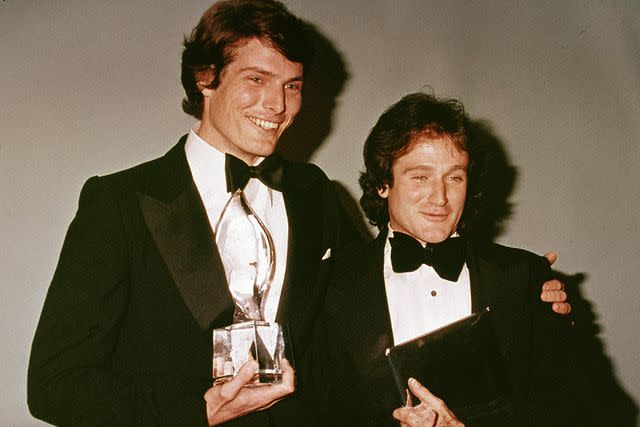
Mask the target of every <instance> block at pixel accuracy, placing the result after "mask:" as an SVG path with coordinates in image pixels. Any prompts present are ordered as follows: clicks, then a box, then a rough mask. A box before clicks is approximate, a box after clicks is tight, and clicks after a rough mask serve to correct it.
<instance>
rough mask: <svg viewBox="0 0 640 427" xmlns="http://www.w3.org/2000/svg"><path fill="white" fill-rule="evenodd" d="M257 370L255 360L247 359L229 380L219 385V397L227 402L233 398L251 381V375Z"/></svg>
mask: <svg viewBox="0 0 640 427" xmlns="http://www.w3.org/2000/svg"><path fill="white" fill-rule="evenodd" d="M257 370H258V362H256V361H255V360H249V361H248V362H247V363H245V364H244V365H242V366H241V367H240V369H238V373H237V374H236V376H235V377H233V379H232V380H231V381H228V382H226V383H224V384H222V385H221V386H220V397H221V398H222V399H223V400H224V401H225V402H228V401H230V400H233V399H234V398H235V397H236V396H237V395H238V393H239V392H240V390H242V388H243V387H244V386H245V385H247V384H248V383H250V382H252V381H253V377H254V375H255V373H256V371H257Z"/></svg>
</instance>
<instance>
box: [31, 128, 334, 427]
mask: <svg viewBox="0 0 640 427" xmlns="http://www.w3.org/2000/svg"><path fill="white" fill-rule="evenodd" d="M185 140H186V137H183V138H182V139H181V141H180V142H179V143H178V144H177V145H176V146H174V147H173V148H172V149H171V150H170V151H169V152H168V153H167V154H166V155H165V156H163V157H161V158H159V159H156V160H153V161H151V162H148V163H145V164H142V165H139V166H136V167H134V168H132V169H129V170H125V171H122V172H118V173H115V174H113V175H109V176H105V177H94V178H91V179H89V180H88V181H87V182H86V184H85V185H84V188H83V190H82V192H81V195H80V202H79V207H78V211H77V214H76V216H75V218H74V219H73V221H72V223H71V225H70V227H69V230H68V233H67V236H66V239H65V242H64V246H63V248H62V253H61V255H60V260H59V263H58V266H57V268H56V271H55V275H54V277H53V280H52V283H51V286H50V288H49V291H48V294H47V297H46V301H45V304H44V308H43V311H42V314H41V318H40V321H39V324H38V328H37V331H36V334H35V338H34V341H33V346H32V350H31V358H30V363H29V372H28V402H29V407H30V410H31V411H32V413H33V414H34V415H35V416H36V417H39V418H42V419H44V420H46V421H48V422H50V423H53V424H56V425H66V426H80V425H83V426H84V425H86V426H101V425H105V426H157V425H158V426H159V425H167V426H168V425H171V426H196V425H206V414H205V402H204V398H203V395H204V392H205V391H206V390H207V389H208V388H209V387H210V386H211V383H212V379H211V369H212V357H211V356H212V336H211V331H212V329H213V328H216V327H222V326H225V325H228V324H230V323H231V322H232V314H233V303H232V299H231V295H230V293H229V291H228V287H227V283H226V278H225V274H224V270H223V266H222V263H221V260H220V257H219V253H218V251H217V248H216V246H215V239H214V236H213V232H212V230H211V227H210V225H209V221H208V220H207V216H206V213H205V210H204V206H203V203H202V201H201V199H200V196H199V194H198V192H197V189H196V187H195V184H194V182H193V179H192V177H191V173H190V170H189V167H188V164H187V161H186V156H185V152H184V142H185ZM284 172H285V177H286V178H285V179H286V184H285V185H286V187H285V189H284V191H283V195H284V200H285V206H286V211H287V215H288V220H289V244H288V258H287V267H286V276H285V282H284V287H283V290H282V295H281V300H280V305H279V309H278V313H277V320H278V321H280V322H284V323H287V324H288V325H289V328H290V334H291V341H292V346H293V351H294V354H295V357H296V360H295V362H296V370H297V374H296V376H297V380H298V386H297V390H296V392H295V393H294V395H293V396H292V397H290V398H287V399H285V400H283V401H281V402H279V403H278V404H276V405H274V406H273V407H272V408H271V409H270V410H268V411H261V412H258V413H254V414H250V415H248V416H246V417H241V418H240V419H238V420H237V421H235V422H231V423H229V424H232V425H293V424H295V416H296V414H298V413H299V412H300V410H302V411H303V412H304V410H305V408H304V407H303V405H302V400H303V399H302V397H303V396H304V380H303V377H304V371H305V366H306V359H307V358H306V354H307V341H308V340H307V337H308V335H309V333H310V331H311V329H312V325H313V323H314V321H315V318H316V315H317V313H318V310H319V306H320V303H321V301H322V297H323V296H324V291H325V279H326V278H327V276H328V274H329V265H330V262H331V259H327V260H322V258H323V254H325V252H326V250H327V249H328V248H335V246H336V245H337V244H338V243H339V240H340V232H341V227H342V224H341V216H340V213H339V209H338V205H337V202H336V199H335V196H334V193H333V190H332V185H331V183H330V181H329V180H328V179H327V177H326V176H325V175H324V173H323V172H322V171H321V170H320V169H319V168H317V167H316V166H313V165H300V164H292V163H285V169H284Z"/></svg>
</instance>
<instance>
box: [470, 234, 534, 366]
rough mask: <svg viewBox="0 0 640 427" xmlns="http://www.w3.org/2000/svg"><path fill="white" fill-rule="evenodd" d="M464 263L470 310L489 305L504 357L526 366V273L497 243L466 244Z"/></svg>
mask: <svg viewBox="0 0 640 427" xmlns="http://www.w3.org/2000/svg"><path fill="white" fill-rule="evenodd" d="M467 263H468V267H469V274H470V277H471V297H472V309H473V311H474V312H477V311H480V310H482V309H484V308H485V307H487V306H489V307H491V313H492V317H493V319H494V327H495V328H496V333H497V337H498V340H499V342H500V343H501V346H502V352H503V354H504V355H505V356H506V358H507V360H514V361H517V363H518V364H519V365H521V366H527V360H528V358H529V355H530V351H529V349H530V341H529V339H528V337H529V335H530V331H531V323H530V320H531V317H530V314H529V313H530V309H531V308H530V307H531V305H530V301H529V296H528V293H529V291H528V287H529V276H528V275H527V273H525V272H524V271H523V270H522V269H521V266H520V265H513V264H512V263H510V261H509V260H507V259H505V257H504V256H503V255H501V251H500V250H498V246H497V245H492V244H486V245H482V246H478V247H474V246H473V245H468V246H467ZM514 374H516V373H514Z"/></svg>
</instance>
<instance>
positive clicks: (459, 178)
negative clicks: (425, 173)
mask: <svg viewBox="0 0 640 427" xmlns="http://www.w3.org/2000/svg"><path fill="white" fill-rule="evenodd" d="M449 181H451V182H455V183H458V182H464V176H462V175H451V176H449Z"/></svg>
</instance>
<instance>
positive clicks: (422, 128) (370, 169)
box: [359, 92, 491, 235]
mask: <svg viewBox="0 0 640 427" xmlns="http://www.w3.org/2000/svg"><path fill="white" fill-rule="evenodd" d="M472 135H473V129H472V123H471V121H470V120H469V118H468V116H467V114H466V113H465V110H464V106H463V105H462V103H461V102H460V101H458V100H455V99H450V98H437V97H436V96H434V95H431V94H427V93H422V92H420V93H413V94H410V95H407V96H405V97H403V98H402V99H401V100H400V101H398V102H397V103H395V104H393V105H392V106H391V107H389V108H388V109H387V110H386V111H385V112H384V113H383V114H382V115H381V116H380V118H379V119H378V121H377V123H376V124H375V126H374V127H373V128H372V129H371V132H370V133H369V136H368V137H367V140H366V141H365V144H364V152H363V154H364V165H365V170H364V172H362V173H361V174H360V179H359V183H360V187H361V188H362V197H361V198H360V206H361V207H362V209H363V211H364V213H365V215H366V216H367V219H368V220H369V222H370V223H371V224H372V225H375V226H377V227H378V228H379V229H384V228H385V227H386V226H387V223H388V222H389V208H388V204H387V199H385V198H382V197H380V195H379V193H378V190H380V189H383V188H384V187H385V186H389V187H391V186H393V174H392V170H391V168H392V166H393V163H394V161H395V160H396V159H398V158H399V157H401V156H402V155H403V154H404V153H406V152H407V151H408V150H409V149H410V148H411V147H412V144H413V143H414V142H415V140H416V137H419V136H427V137H429V138H434V139H435V138H442V137H446V138H448V139H450V140H451V141H452V142H453V143H454V144H455V146H456V147H457V148H458V149H459V150H461V151H463V152H466V153H467V154H468V155H469V170H468V176H469V179H468V181H467V182H468V188H467V199H466V201H465V208H464V211H463V214H462V217H461V219H460V223H459V225H458V230H457V231H458V232H459V233H460V234H461V235H462V234H465V233H468V232H470V231H471V230H472V229H473V223H474V219H475V218H476V217H477V216H478V213H479V211H480V209H481V206H482V200H483V198H484V194H485V191H484V189H483V182H484V180H483V179H482V177H483V176H484V175H485V174H484V169H485V168H486V166H487V165H488V164H490V161H488V159H489V156H490V155H491V154H490V152H489V150H487V149H486V147H484V146H483V144H477V143H476V141H475V140H474V139H473V138H472Z"/></svg>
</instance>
